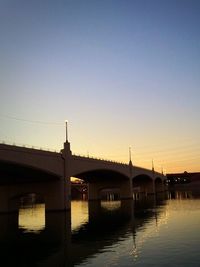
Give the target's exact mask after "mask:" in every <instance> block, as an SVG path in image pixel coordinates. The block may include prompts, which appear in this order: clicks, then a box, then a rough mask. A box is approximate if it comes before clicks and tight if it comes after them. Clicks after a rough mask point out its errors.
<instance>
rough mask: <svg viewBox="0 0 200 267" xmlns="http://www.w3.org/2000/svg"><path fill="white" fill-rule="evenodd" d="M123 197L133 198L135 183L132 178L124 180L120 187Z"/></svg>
mask: <svg viewBox="0 0 200 267" xmlns="http://www.w3.org/2000/svg"><path fill="white" fill-rule="evenodd" d="M120 198H121V199H133V185H132V179H129V180H126V181H123V182H122V184H121V187H120Z"/></svg>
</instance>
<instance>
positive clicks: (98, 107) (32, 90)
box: [0, 0, 200, 173]
mask: <svg viewBox="0 0 200 267" xmlns="http://www.w3.org/2000/svg"><path fill="white" fill-rule="evenodd" d="M199 14H200V1H198V0H151V1H149V0H131V1H129V0H120V1H119V0H98V1H96V0H56V1H53V0H48V1H47V0H29V1H26V0H17V1H16V0H0V124H1V127H0V140H1V142H2V141H5V142H10V143H15V144H19V145H21V144H25V145H29V146H36V147H43V148H45V149H46V148H49V149H53V150H54V149H56V150H60V149H62V147H63V142H64V141H65V120H68V135H69V141H70V143H71V150H72V152H73V153H75V154H81V155H82V154H83V155H89V156H94V157H99V158H106V159H111V160H114V161H120V162H128V161H129V147H131V152H132V161H133V164H134V165H137V166H142V167H145V168H151V167H152V160H153V162H154V167H155V169H156V170H157V171H161V170H162V168H163V169H164V172H166V173H171V172H184V171H188V172H196V171H200V138H199V137H200V123H199V115H200V104H199V103H200V102H199V99H200V75H199V74H200V27H199V25H200V16H199Z"/></svg>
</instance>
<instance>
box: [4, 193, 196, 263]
mask: <svg viewBox="0 0 200 267" xmlns="http://www.w3.org/2000/svg"><path fill="white" fill-rule="evenodd" d="M199 244H200V198H199V196H198V195H193V194H192V192H185V191H184V192H178V191H174V192H168V193H166V194H162V195H158V196H157V197H151V198H148V199H140V200H137V201H101V202H89V203H88V202H87V201H81V200H79V201H78V200H77V201H72V212H71V213H69V212H67V213H62V212H56V213H53V212H49V213H45V205H44V204H42V203H40V204H36V205H32V206H31V205H29V206H24V207H22V208H20V210H19V213H15V214H1V215H0V256H1V257H0V260H1V263H0V266H22V267H23V266H30V267H31V266H41V267H46V266H55V267H57V266H61V267H64V266H65V267H66V266H79V267H83V266H84V267H86V266H87V267H89V266H90V267H92V266H94V267H102V266H108V267H109V266H120V267H121V266H122V267H123V266H124V267H129V266H135V267H146V266H159V267H164V266H170V267H179V266H180V267H190V266H191V267H199V262H200V249H199Z"/></svg>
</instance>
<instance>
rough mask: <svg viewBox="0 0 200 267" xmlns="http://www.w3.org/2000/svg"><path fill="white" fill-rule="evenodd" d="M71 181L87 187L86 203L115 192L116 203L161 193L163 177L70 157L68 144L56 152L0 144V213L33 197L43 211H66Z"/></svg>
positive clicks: (131, 167) (122, 166)
mask: <svg viewBox="0 0 200 267" xmlns="http://www.w3.org/2000/svg"><path fill="white" fill-rule="evenodd" d="M71 177H77V178H80V179H82V180H84V181H85V182H86V183H87V184H88V200H89V201H90V200H99V199H101V195H102V192H103V191H104V190H115V191H116V190H117V191H118V192H119V195H120V199H133V193H139V194H145V195H147V194H155V193H157V192H160V191H164V189H165V188H164V181H165V176H164V175H163V174H161V173H158V172H155V171H154V170H148V169H145V168H141V167H137V166H133V164H132V161H131V160H130V162H129V164H123V163H117V162H113V161H108V160H100V159H94V158H90V157H82V156H77V155H73V154H72V152H71V149H70V143H69V142H68V140H66V142H65V143H64V148H63V149H62V150H61V151H60V152H50V151H42V150H40V149H33V148H26V147H19V146H16V145H7V144H0V212H10V211H15V210H18V208H19V205H20V203H21V202H22V199H23V197H25V196H28V195H30V194H32V195H33V194H34V196H37V197H38V198H39V199H42V200H43V201H44V202H45V208H46V210H47V211H50V210H51V211H55V210H56V211H57V210H69V209H70V206H71V181H70V179H71Z"/></svg>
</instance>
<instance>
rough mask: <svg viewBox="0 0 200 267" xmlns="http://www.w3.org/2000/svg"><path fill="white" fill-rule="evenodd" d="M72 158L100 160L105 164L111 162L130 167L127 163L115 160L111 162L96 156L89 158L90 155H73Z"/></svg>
mask: <svg viewBox="0 0 200 267" xmlns="http://www.w3.org/2000/svg"><path fill="white" fill-rule="evenodd" d="M72 156H75V157H79V158H84V159H92V160H100V161H103V162H110V163H116V164H121V165H128V164H127V163H125V162H120V161H114V160H110V159H105V158H101V157H94V156H89V155H81V154H75V153H73V154H72Z"/></svg>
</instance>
